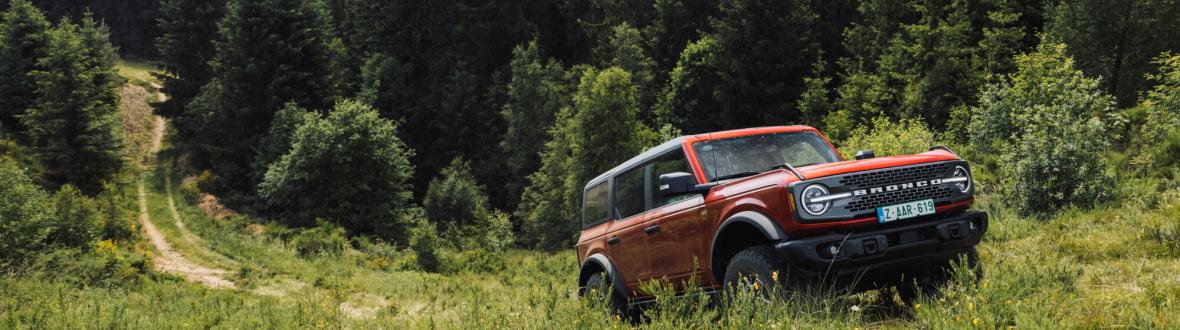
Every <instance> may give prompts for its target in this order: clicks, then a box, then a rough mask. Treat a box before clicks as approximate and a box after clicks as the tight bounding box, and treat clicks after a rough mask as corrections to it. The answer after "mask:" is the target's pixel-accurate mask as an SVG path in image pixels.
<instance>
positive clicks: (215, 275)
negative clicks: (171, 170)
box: [137, 117, 237, 289]
mask: <svg viewBox="0 0 1180 330" xmlns="http://www.w3.org/2000/svg"><path fill="white" fill-rule="evenodd" d="M165 124H166V123H165V121H164V119H163V118H159V117H156V120H155V123H154V125H155V127H153V128H152V143H151V148H150V149H151V151H152V154H155V153H158V152H159V151H160V144H161V141H162V140H163V138H164V126H165ZM165 177H167V176H165ZM137 188H138V190H139V191H138V192H139V222H140V224H141V225H142V226H143V231H144V233H145V234H147V237H148V239H149V240H150V241H151V242H152V245H153V246H155V247H156V250H157V251H159V255H158V256H156V257H155V258H153V259H152V263H154V264H155V266H156V268H157V269H159V270H160V271H163V272H166V273H172V274H176V275H179V276H181V277H184V278H185V279H187V280H189V281H192V282H197V283H201V284H202V285H205V286H207V287H210V288H229V289H236V288H237V285H235V284H234V283H233V282H230V281H229V280H226V279H225V278H224V277H223V276H225V275H227V274H230V272H229V271H227V270H224V269H216V268H207V267H203V266H200V265H197V264H196V263H193V262H192V261H189V260H188V259H187V258H185V257H184V256H183V255H181V254H180V253H179V252H176V250H174V249H173V248H172V244H169V243H168V240H166V239H165V238H164V234H163V233H161V232H160V230H159V229H158V228H156V225H155V224H153V223H152V219H151V216H150V215H149V213H148V207H147V193H146V192H145V190H144V183H143V179H142V178H141V179H139V183H138V187H137ZM168 206H169V209H170V210H171V212H172V215H173V217H174V220H175V221H176V226H177V228H179V229H180V231H181V233H182V235H184V236H185V238H186V239H191V238H189V237H190V236H191V237H196V236H195V235H193V234H192V233H191V232H189V231H188V229H186V228H185V227H184V223H183V222H182V221H181V220H180V215H179V214H178V213H177V212H176V207H175V203H174V202H173V200H172V195H171V190H169V195H168Z"/></svg>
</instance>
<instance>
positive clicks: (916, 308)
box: [914, 304, 922, 310]
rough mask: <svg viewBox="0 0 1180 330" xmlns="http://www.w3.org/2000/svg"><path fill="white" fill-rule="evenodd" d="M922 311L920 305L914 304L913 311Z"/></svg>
mask: <svg viewBox="0 0 1180 330" xmlns="http://www.w3.org/2000/svg"><path fill="white" fill-rule="evenodd" d="M920 309H922V304H914V310H920Z"/></svg>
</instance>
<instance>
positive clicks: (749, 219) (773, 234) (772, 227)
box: [709, 211, 787, 264]
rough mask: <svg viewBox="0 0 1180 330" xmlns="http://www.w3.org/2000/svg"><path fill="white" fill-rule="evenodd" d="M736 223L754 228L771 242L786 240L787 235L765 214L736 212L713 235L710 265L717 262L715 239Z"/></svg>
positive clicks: (710, 248)
mask: <svg viewBox="0 0 1180 330" xmlns="http://www.w3.org/2000/svg"><path fill="white" fill-rule="evenodd" d="M736 223H745V224H749V225H751V226H754V228H757V229H758V231H760V232H762V236H763V237H766V239H767V240H769V241H771V242H777V241H781V240H785V239H787V235H786V234H784V233H783V230H782V228H779V226H778V224H776V223H775V222H774V220H770V217H767V216H766V215H765V214H762V213H761V212H757V211H742V212H738V213H736V214H734V215H731V216H729V218H727V219H725V222H722V223H721V226H718V227H717V228H718V229H717V232H715V233H713V243H712V245H709V263H711V264H712V263H715V262H716V261H717V260H716V258H717V239H718V238H721V233H724V232H725V229H727V228H729V226H731V225H733V224H736Z"/></svg>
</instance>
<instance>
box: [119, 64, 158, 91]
mask: <svg viewBox="0 0 1180 330" xmlns="http://www.w3.org/2000/svg"><path fill="white" fill-rule="evenodd" d="M115 69H116V70H118V71H119V75H120V76H122V77H123V78H126V79H127V80H128V81H129V82H130V83H132V84H135V85H141V86H144V87H149V86H150V85H151V84H159V83H160V80H159V79H156V77H155V76H153V75H152V74H153V73H159V72H160V69H159V68H158V67H156V66H155V65H153V64H151V63H148V62H142V61H135V60H126V59H120V60H118V61H116V62H115ZM145 85H146V86H145ZM153 91H154V90H153Z"/></svg>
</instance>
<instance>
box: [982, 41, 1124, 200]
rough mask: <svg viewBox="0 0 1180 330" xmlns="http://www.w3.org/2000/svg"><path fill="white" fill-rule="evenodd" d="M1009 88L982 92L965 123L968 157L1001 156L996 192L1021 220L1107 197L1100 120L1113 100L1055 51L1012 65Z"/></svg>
mask: <svg viewBox="0 0 1180 330" xmlns="http://www.w3.org/2000/svg"><path fill="white" fill-rule="evenodd" d="M1016 64H1017V67H1018V71H1017V73H1016V74H1014V75H1013V76H1011V78H1010V80H1009V81H1002V82H999V83H996V84H992V85H989V86H986V87H984V89H983V92H982V94H981V95H980V101H979V102H980V104H979V106H978V107H977V108H975V109H974V111H973V114H972V118H971V123H970V126H969V127H970V139H971V144H972V146H973V147H974V149H975V150H976V151H979V152H983V153H991V152H998V153H1000V154H1001V157H1000V159H1001V161H1000V162H999V167H1000V168H999V169H997V170H999V171H1000V172H1001V174H1002V175H1001V176H1002V178H1003V179H1002V180H1003V184H1001V186H1000V189H1002V190H1004V191H1005V192H1006V194H1007V195H1008V196H1009V198H1007V199H1006V200H1008V201H1009V202H1010V203H1011V204H1012V205H1013V206H1015V207H1016V208H1017V209H1018V210H1019V211H1020V212H1021V213H1022V214H1035V213H1044V212H1052V211H1055V210H1058V209H1061V208H1063V207H1065V206H1067V205H1071V204H1073V205H1078V206H1083V207H1085V206H1090V205H1092V204H1093V203H1094V202H1095V201H1097V200H1099V199H1100V198H1101V197H1103V196H1106V195H1107V194H1108V190H1109V188H1108V187H1110V182H1111V178H1110V176H1109V175H1108V174H1107V173H1106V170H1105V166H1104V164H1103V163H1102V157H1101V155H1102V154H1103V152H1104V151H1105V149H1106V147H1107V145H1108V143H1109V138H1108V136H1106V135H1107V132H1108V130H1109V129H1108V127H1107V125H1105V124H1104V123H1103V122H1102V120H1101V119H1099V118H1101V116H1104V115H1107V114H1109V113H1110V112H1111V111H1112V110H1113V104H1114V100H1113V98H1111V97H1110V96H1109V95H1106V94H1105V93H1103V92H1102V89H1101V86H1100V81H1099V80H1098V79H1092V78H1088V77H1086V76H1084V75H1083V74H1082V72H1081V71H1080V70H1078V69H1076V68H1074V65H1073V60H1072V59H1070V58H1069V57H1068V56H1066V55H1065V48H1064V46H1062V45H1041V46H1040V47H1039V48H1038V50H1037V51H1036V52H1034V53H1029V54H1025V55H1021V56H1018V57H1017V58H1016Z"/></svg>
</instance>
